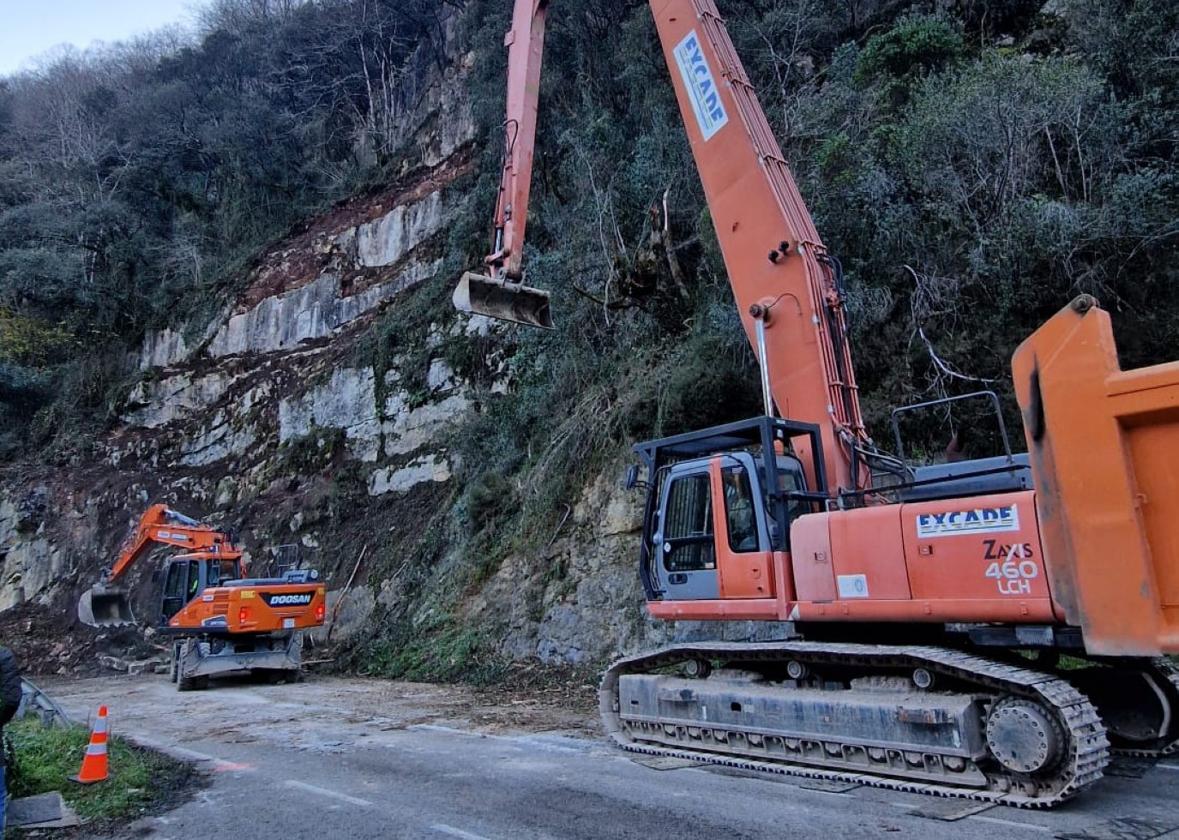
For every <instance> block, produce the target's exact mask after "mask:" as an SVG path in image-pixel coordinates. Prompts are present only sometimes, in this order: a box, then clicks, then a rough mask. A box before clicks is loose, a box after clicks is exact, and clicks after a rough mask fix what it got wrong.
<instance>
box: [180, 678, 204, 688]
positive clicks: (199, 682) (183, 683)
mask: <svg viewBox="0 0 1179 840" xmlns="http://www.w3.org/2000/svg"><path fill="white" fill-rule="evenodd" d="M208 687H209V678H208V677H181V678H180V679H179V680H177V681H176V688H177V689H178V690H179V691H204V690H205V689H206V688H208Z"/></svg>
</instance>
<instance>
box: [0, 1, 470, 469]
mask: <svg viewBox="0 0 1179 840" xmlns="http://www.w3.org/2000/svg"><path fill="white" fill-rule="evenodd" d="M448 5H450V4H448V3H447V2H446V0H316V2H307V3H290V2H281V3H280V2H254V0H218V2H215V3H210V4H209V6H208V7H207V8H206V9H204V11H203V12H202V15H201V23H200V25H199V27H198V30H197V32H196V33H195V35H193V36H191V37H190V36H182V35H180V34H178V33H177V32H174V31H163V32H161V33H159V34H157V35H154V36H149V37H145V38H141V39H138V40H135V41H133V42H130V43H127V44H120V45H116V46H114V47H110V48H107V49H103V50H99V51H92V52H87V53H84V54H81V53H77V52H67V53H64V54H62V55H61V56H60V57H58V58H55V59H53V60H52V61H50V62H49V63H48V64H47V65H45V66H44V67H42V68H39V69H36V70H31V71H28V72H24V73H21V74H18V75H15V76H12V77H10V78H0V421H2V422H0V425H2V426H3V428H4V431H3V432H0V458H3V457H6V456H7V457H11V456H13V455H17V454H19V453H20V452H21V450H22V448H23V447H28V446H30V445H36V444H44V443H45V442H47V441H50V440H54V439H57V440H59V441H62V442H71V438H72V437H73V436H74V435H73V434H72V433H73V432H76V431H77V429H78V427H81V428H83V429H85V428H90V427H93V426H94V424H95V422H101V421H103V420H106V419H108V417H109V416H110V414H111V413H112V412H113V411H114V410H116V409H117V407H118V400H119V397H120V394H121V393H122V391H121V389H120V387H119V384H120V382H121V380H122V379H123V378H125V377H126V376H128V375H129V373H130V371H129V369H128V366H127V364H126V351H128V350H134V349H135V348H136V344H137V342H138V341H139V340H140V339H141V338H142V336H143V334H144V331H145V330H147V329H149V328H153V327H161V326H164V325H166V324H169V323H176V322H178V321H180V322H185V321H187V322H188V323H186V324H185V325H186V326H189V327H192V328H195V329H197V330H199V329H201V328H202V327H203V326H204V324H203V323H202V316H203V318H204V319H206V320H207V318H208V317H210V316H211V315H212V314H213V312H214V311H216V308H217V307H218V304H219V302H220V300H221V299H222V298H223V296H224V295H225V294H226V293H227V292H230V291H232V289H233V288H235V286H240V283H241V281H242V280H243V279H244V275H245V271H246V269H247V268H248V267H249V260H250V259H251V257H252V256H253V255H254V254H255V253H256V252H257V251H258V250H259V248H260V247H261V246H263V245H264V244H266V243H267V242H269V241H272V240H274V239H275V238H277V237H278V236H279V235H281V234H282V233H283V232H284V231H286V230H287V229H289V228H290V226H291V225H292V224H294V223H297V222H299V221H300V220H302V219H304V218H306V217H307V216H308V215H310V214H312V213H313V212H315V211H316V210H319V209H322V208H323V207H324V206H325V205H326V204H327V203H328V202H330V201H331V200H334V199H337V198H341V197H344V196H347V195H349V194H352V193H354V192H356V191H357V190H360V189H362V188H363V187H364V185H365V183H366V181H365V178H366V176H371V179H372V180H371V182H372V183H380V182H381V181H384V180H387V177H386V176H384V175H383V174H382V173H384V172H386V167H388V168H389V170H390V171H395V167H396V164H398V163H399V162H400V156H399V155H398V154H397V150H398V146H399V144H400V142H401V138H402V135H401V132H402V131H403V129H404V126H402V125H401V124H400V123H399V122H398V115H399V114H400V113H401V112H402V109H403V107H404V106H403V102H402V99H401V96H402V95H403V91H402V90H401V88H400V87H399V85H400V84H401V81H402V78H403V76H404V77H407V78H412V77H413V76H414V75H415V73H417V72H419V70H420V68H414V67H411V66H409V63H410V62H411V60H412V59H411V57H413V56H416V60H418V61H428V60H429V59H430V56H431V55H432V50H434V48H435V47H436V46H437V45H439V44H440V43H441V40H442V32H441V27H442V19H443V13H444V12H445V10H446V9H447V6H448ZM419 48H421V49H419ZM391 164H392V166H391Z"/></svg>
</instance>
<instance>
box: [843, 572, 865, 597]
mask: <svg viewBox="0 0 1179 840" xmlns="http://www.w3.org/2000/svg"><path fill="white" fill-rule="evenodd" d="M835 584H836V586H838V587H839V597H840V598H867V597H868V576H867V575H837V576H836V578H835Z"/></svg>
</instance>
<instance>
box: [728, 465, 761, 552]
mask: <svg viewBox="0 0 1179 840" xmlns="http://www.w3.org/2000/svg"><path fill="white" fill-rule="evenodd" d="M721 481H722V484H723V485H724V489H725V521H726V522H727V523H728V530H729V534H728V537H729V550H730V551H733V552H736V553H745V552H749V551H757V550H758V548H759V546H758V543H757V514H756V513H755V512H754V509H753V506H754V501H753V490H752V488H751V487H750V484H749V472H748V470H746V469H745V467H744V466H741V465H738V466H735V467H725V468H724V469H723V470H722V471H721Z"/></svg>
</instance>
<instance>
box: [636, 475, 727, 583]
mask: <svg viewBox="0 0 1179 840" xmlns="http://www.w3.org/2000/svg"><path fill="white" fill-rule="evenodd" d="M658 516H659V518H658V519H657V520H656V523H655V532H654V534H652V536H651V550H652V553H653V555H654V557H655V568H656V573H657V576H658V580H659V586H660V589H662V590H663V597H664V598H665V599H666V600H669V601H695V600H705V599H711V598H717V597H719V596H720V581H719V579H718V578H717V573H716V547H715V544H714V539H713V517H712V477H711V476H710V474H709V469H708V462H707V461H689V462H687V463H683V464H675V465H673V466H671V467H670V468H668V470H667V475H666V477H665V478H664V480H663V492H662V494H661V499H660V503H659V514H658Z"/></svg>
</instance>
